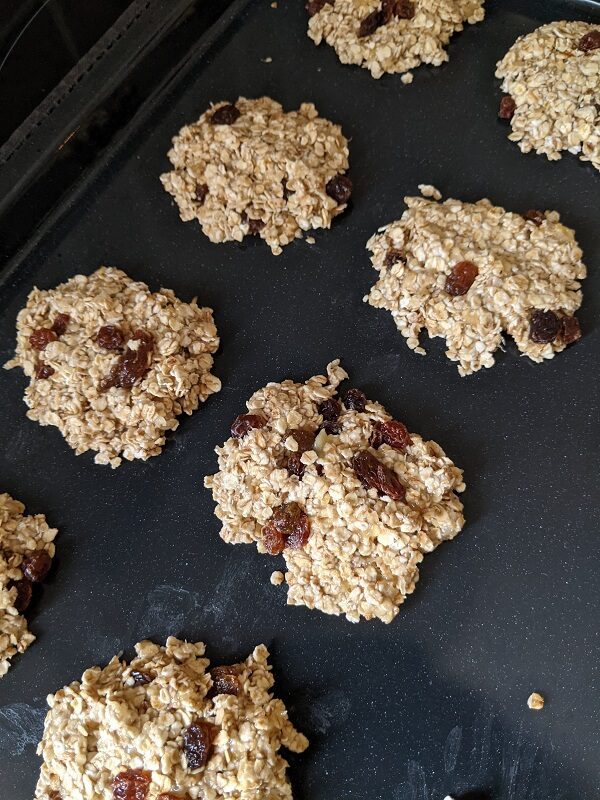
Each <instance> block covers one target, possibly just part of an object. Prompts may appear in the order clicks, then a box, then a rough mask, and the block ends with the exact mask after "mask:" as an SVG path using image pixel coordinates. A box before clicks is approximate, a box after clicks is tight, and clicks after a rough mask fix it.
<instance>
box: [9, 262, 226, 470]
mask: <svg viewBox="0 0 600 800" xmlns="http://www.w3.org/2000/svg"><path fill="white" fill-rule="evenodd" d="M218 345H219V339H218V338H217V331H216V328H215V326H214V323H213V316H212V309H210V308H200V307H199V306H198V305H197V303H196V300H195V299H194V300H192V302H191V303H184V302H182V301H181V300H179V299H178V298H177V297H175V295H174V293H173V292H172V291H171V290H170V289H161V290H160V291H159V292H151V291H150V290H149V289H148V287H147V286H146V284H145V283H141V282H139V281H134V280H132V279H131V278H129V277H128V276H127V275H126V274H125V273H124V272H122V271H121V270H119V269H115V268H113V267H101V268H100V269H98V270H96V272H94V273H92V275H90V276H85V275H76V276H75V277H74V278H71V279H70V280H69V281H67V282H66V283H63V284H61V285H60V286H57V287H56V289H50V290H40V289H37V288H36V289H34V290H33V291H32V292H31V294H30V295H29V297H28V299H27V305H26V306H25V308H24V309H23V310H22V311H21V312H20V313H19V315H18V317H17V349H16V355H15V358H13V359H12V360H11V361H9V362H8V363H7V364H6V365H5V367H6V368H8V369H10V368H12V367H17V366H18V367H21V368H22V369H23V371H24V372H25V375H26V376H27V377H28V378H29V379H30V382H29V386H28V387H27V388H26V390H25V403H26V404H27V406H28V407H29V411H28V412H27V416H28V417H29V418H30V419H32V420H35V421H37V422H39V423H40V424H41V425H55V426H56V427H57V428H58V429H59V430H60V432H61V433H62V434H63V436H64V437H65V439H66V440H67V442H68V444H69V445H70V446H71V447H72V448H73V449H74V450H75V452H76V453H77V455H79V454H81V453H84V452H86V451H87V450H94V451H96V456H95V461H96V463H97V464H110V465H111V466H112V467H117V466H119V464H121V460H122V458H125V459H127V460H129V461H131V460H133V459H136V458H139V459H143V460H146V459H147V458H149V457H150V456H155V455H158V454H159V453H160V452H161V450H162V448H163V445H164V444H165V433H166V432H167V431H171V430H175V428H177V426H178V424H179V423H178V421H177V417H178V416H179V414H182V413H186V414H191V413H192V412H193V411H195V410H196V409H197V408H198V405H199V404H200V403H201V402H203V401H204V400H206V398H207V397H208V396H209V395H210V394H212V393H213V392H218V391H219V389H220V388H221V383H220V381H219V379H218V378H216V377H215V376H214V375H212V374H211V372H210V369H211V367H212V364H213V358H212V353H214V352H215V350H216V349H217V347H218Z"/></svg>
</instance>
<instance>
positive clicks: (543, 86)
mask: <svg viewBox="0 0 600 800" xmlns="http://www.w3.org/2000/svg"><path fill="white" fill-rule="evenodd" d="M496 76H497V77H498V78H502V90H503V91H504V92H506V95H505V96H504V97H503V98H502V101H501V104H500V111H499V116H500V117H501V118H503V119H507V120H510V124H511V128H512V131H511V133H510V134H509V137H508V138H509V139H510V140H511V141H513V142H517V144H518V145H519V147H520V148H521V150H522V151H523V152H524V153H529V152H530V151H531V150H535V151H536V153H544V154H545V155H546V156H547V157H548V158H549V159H550V160H551V161H556V160H557V159H559V158H561V153H562V151H564V150H568V151H569V152H570V153H574V154H575V155H578V156H579V158H580V159H581V160H582V161H590V162H591V163H592V164H593V166H594V167H595V168H596V169H600V105H599V99H600V25H598V24H596V25H593V24H591V23H588V22H551V23H550V24H549V25H542V27H541V28H538V29H537V30H535V31H533V33H529V34H527V35H526V36H521V37H520V38H519V39H517V41H516V42H515V44H514V45H513V46H512V47H511V48H510V50H509V51H508V53H507V54H506V55H505V56H504V58H503V59H502V60H501V61H499V62H498V64H497V69H496Z"/></svg>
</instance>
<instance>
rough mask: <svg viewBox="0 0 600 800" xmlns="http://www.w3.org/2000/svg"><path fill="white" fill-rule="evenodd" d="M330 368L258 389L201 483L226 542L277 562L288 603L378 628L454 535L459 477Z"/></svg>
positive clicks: (458, 524)
mask: <svg viewBox="0 0 600 800" xmlns="http://www.w3.org/2000/svg"><path fill="white" fill-rule="evenodd" d="M345 378H347V375H346V373H345V372H344V370H343V369H342V368H341V367H340V365H339V362H338V361H333V362H332V363H331V364H329V365H328V367H327V377H325V376H323V375H317V376H315V377H313V378H310V380H308V381H306V383H294V382H293V381H291V380H286V381H284V382H283V383H269V384H268V385H267V386H266V387H265V388H264V389H260V390H259V391H257V392H255V393H254V394H253V395H252V397H251V398H250V400H249V401H248V403H247V407H248V413H247V414H242V415H240V416H239V417H237V418H236V419H235V420H234V422H233V425H232V429H231V430H232V437H231V438H230V439H228V440H227V441H226V442H225V444H224V445H223V446H222V447H218V448H217V450H216V452H217V454H218V457H219V472H218V473H217V474H216V475H211V476H209V477H207V478H206V480H205V485H206V486H207V487H208V488H210V489H212V493H213V497H214V499H215V501H216V502H217V507H216V512H215V513H216V515H217V517H218V518H219V519H220V520H221V522H222V529H221V536H222V538H223V539H224V540H225V541H226V542H230V543H232V544H237V543H240V542H245V543H251V542H256V544H257V547H258V550H259V551H260V552H268V553H271V554H273V555H276V554H279V553H282V554H283V557H284V559H285V563H286V572H285V576H283V575H282V574H281V572H280V571H279V570H276V571H275V572H274V574H273V575H272V578H271V582H272V583H273V584H274V585H279V584H280V583H282V582H283V579H284V578H285V581H286V582H287V585H288V603H289V604H291V605H305V606H307V607H308V608H317V609H319V610H321V611H324V612H325V613H328V614H345V615H346V618H347V619H348V620H350V621H352V622H358V621H359V619H360V618H361V617H364V618H366V619H372V618H374V617H378V618H379V619H381V620H383V621H384V622H390V621H391V620H392V619H393V618H394V617H395V616H396V614H397V613H398V607H399V605H400V604H401V603H402V602H404V599H405V597H406V595H408V594H410V593H411V592H412V591H413V590H414V588H415V584H416V582H417V579H418V564H419V563H420V562H421V561H422V560H423V556H424V554H425V553H429V552H431V551H432V550H434V549H435V548H436V547H437V546H438V545H439V544H440V543H441V542H442V541H444V540H446V539H452V538H453V537H454V536H456V534H457V533H458V532H459V531H460V530H461V528H462V526H463V523H464V519H463V515H462V504H461V503H460V501H459V499H458V497H457V496H456V494H455V492H461V491H462V490H463V489H464V483H463V479H462V472H461V470H460V469H458V468H457V467H455V466H454V464H453V463H452V462H451V461H450V459H449V458H447V457H446V456H445V454H444V452H443V451H442V449H441V448H440V447H439V445H437V444H436V443H435V442H427V441H424V440H423V439H422V438H421V437H420V436H419V435H418V434H415V433H410V434H409V432H408V431H407V430H406V428H405V426H404V425H403V424H402V423H401V422H399V421H396V420H391V418H390V415H389V414H388V413H387V412H386V410H385V409H384V408H383V406H381V405H379V403H375V402H370V401H368V400H367V398H366V397H365V396H364V394H363V393H362V392H361V391H360V390H357V389H351V390H348V391H347V392H346V393H344V395H343V402H342V398H339V397H338V396H337V388H338V385H339V384H340V382H341V381H342V380H343V379H345Z"/></svg>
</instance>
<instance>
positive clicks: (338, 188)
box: [325, 172, 352, 206]
mask: <svg viewBox="0 0 600 800" xmlns="http://www.w3.org/2000/svg"><path fill="white" fill-rule="evenodd" d="M325 191H326V193H327V194H328V195H329V197H331V198H333V199H334V200H335V202H336V203H337V204H338V205H340V206H343V205H345V204H346V203H347V202H348V201H349V200H350V197H351V196H352V181H351V180H350V178H349V177H348V176H347V175H342V173H341V172H339V173H338V174H337V175H334V176H333V178H330V179H329V180H328V181H327V183H326V185H325Z"/></svg>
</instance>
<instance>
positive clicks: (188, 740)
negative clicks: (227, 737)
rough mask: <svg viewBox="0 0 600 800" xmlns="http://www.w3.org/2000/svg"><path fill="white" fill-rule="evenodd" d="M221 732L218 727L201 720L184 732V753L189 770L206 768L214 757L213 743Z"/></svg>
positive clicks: (193, 723)
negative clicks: (212, 756) (209, 760)
mask: <svg viewBox="0 0 600 800" xmlns="http://www.w3.org/2000/svg"><path fill="white" fill-rule="evenodd" d="M218 732H219V729H218V728H217V726H216V725H213V724H212V722H207V721H206V720H204V719H199V720H198V721H197V722H192V724H191V725H190V726H189V727H187V728H186V729H185V730H184V732H183V748H182V749H183V752H184V753H185V760H186V763H187V767H188V769H200V767H204V766H206V763H207V762H208V759H209V758H210V757H211V755H212V748H213V741H214V739H215V737H216V735H217V733H218Z"/></svg>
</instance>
